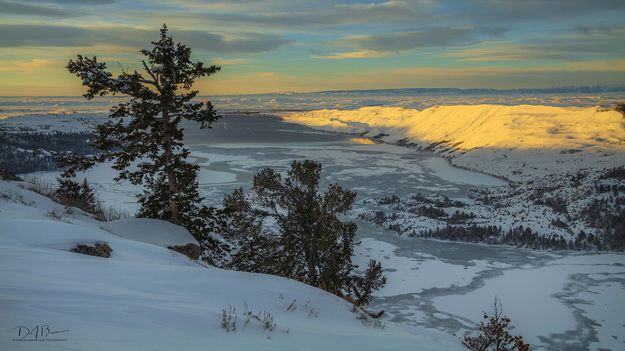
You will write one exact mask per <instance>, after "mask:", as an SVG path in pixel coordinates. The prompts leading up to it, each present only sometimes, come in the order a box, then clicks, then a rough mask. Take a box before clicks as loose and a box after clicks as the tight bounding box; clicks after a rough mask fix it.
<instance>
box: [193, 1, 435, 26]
mask: <svg viewBox="0 0 625 351" xmlns="http://www.w3.org/2000/svg"><path fill="white" fill-rule="evenodd" d="M293 3H295V4H300V3H297V2H293ZM302 6H304V5H302ZM302 6H300V7H297V8H288V7H280V8H278V9H276V10H274V11H264V12H263V11H258V12H251V11H249V12H219V13H214V12H212V13H211V12H207V13H197V12H196V13H194V16H196V17H199V18H202V19H205V20H211V21H218V22H224V23H229V24H233V23H235V24H240V25H244V26H259V25H262V26H266V27H274V28H275V27H278V28H284V27H288V28H291V29H296V30H298V29H300V28H303V27H316V28H325V27H327V26H331V27H335V26H344V25H351V24H373V23H397V22H407V21H414V20H417V19H419V18H421V17H423V15H424V14H423V12H421V11H419V8H421V7H423V6H422V5H421V3H420V2H412V3H407V2H404V1H386V2H380V3H367V4H328V3H327V1H325V2H324V1H321V2H316V3H314V6H312V5H310V8H306V7H302Z"/></svg>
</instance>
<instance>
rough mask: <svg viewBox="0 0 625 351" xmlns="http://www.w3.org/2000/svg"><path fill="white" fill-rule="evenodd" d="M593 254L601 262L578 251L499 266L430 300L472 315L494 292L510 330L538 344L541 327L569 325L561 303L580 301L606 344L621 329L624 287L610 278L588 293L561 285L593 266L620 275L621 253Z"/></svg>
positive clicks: (561, 329) (624, 259)
mask: <svg viewBox="0 0 625 351" xmlns="http://www.w3.org/2000/svg"><path fill="white" fill-rule="evenodd" d="M598 257H600V258H601V259H602V260H604V261H606V263H603V264H601V263H596V262H595V260H596V259H595V256H593V255H578V256H571V257H567V258H564V259H561V260H554V261H552V262H550V263H549V264H548V265H545V266H542V267H534V268H528V269H512V270H504V271H503V274H502V275H500V276H498V277H495V278H493V279H491V280H490V281H489V282H488V284H486V285H484V286H483V287H481V288H479V289H476V290H473V291H471V292H469V293H467V294H461V295H449V296H441V297H435V298H434V299H433V301H434V305H435V306H436V307H437V308H439V309H440V310H441V311H444V312H452V313H453V314H454V315H457V316H460V317H463V318H467V319H473V318H475V316H477V315H479V314H480V312H481V311H483V310H485V307H484V306H489V305H492V302H493V299H494V297H495V296H497V297H498V298H500V299H501V301H502V303H503V308H504V311H505V313H506V314H507V315H508V317H510V318H511V319H512V320H513V321H514V325H516V328H515V329H514V332H515V333H518V334H521V335H524V336H526V339H527V341H528V342H530V343H531V344H533V345H537V346H538V345H541V344H543V342H544V340H541V338H540V337H538V336H540V335H543V337H548V335H545V331H546V330H549V331H550V332H551V334H552V335H554V334H555V335H557V334H565V333H566V332H567V331H570V330H575V329H576V316H575V315H574V312H573V311H572V310H571V308H569V307H568V306H567V305H566V303H567V302H569V303H575V304H580V305H584V306H583V311H584V312H583V314H588V315H592V317H594V318H593V320H599V321H600V322H599V325H598V329H599V331H600V334H603V336H604V337H602V338H600V339H599V340H601V347H606V346H607V345H606V344H605V343H606V342H607V343H610V344H613V341H614V339H612V337H611V335H618V336H622V335H625V320H624V319H623V314H619V313H618V312H619V311H622V310H623V308H622V298H623V288H625V287H624V286H622V284H618V283H616V282H612V283H610V287H609V288H608V287H607V284H601V285H599V286H597V287H595V288H591V289H590V290H595V289H596V292H594V293H592V294H591V293H589V292H587V291H585V292H576V291H575V288H574V287H571V286H569V287H568V289H567V284H569V285H570V284H575V281H577V280H581V277H584V276H585V275H589V274H592V273H596V272H601V273H602V274H607V275H612V276H614V277H615V278H616V277H621V278H623V277H624V276H625V267H624V266H623V265H622V264H623V263H625V256H623V255H601V256H598ZM608 262H611V263H608ZM614 262H621V265H614V264H613V263H614ZM619 285H620V286H619ZM563 287H564V289H563ZM520 292H522V293H520ZM595 318H596V319H595ZM608 334H610V336H608ZM610 339H612V341H610ZM597 341H598V340H597ZM618 344H619V345H620V346H619V347H623V340H622V339H621V340H619V341H618Z"/></svg>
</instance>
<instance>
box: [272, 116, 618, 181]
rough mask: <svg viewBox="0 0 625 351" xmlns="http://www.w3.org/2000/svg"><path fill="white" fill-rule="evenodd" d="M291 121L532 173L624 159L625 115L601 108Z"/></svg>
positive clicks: (469, 164)
mask: <svg viewBox="0 0 625 351" xmlns="http://www.w3.org/2000/svg"><path fill="white" fill-rule="evenodd" d="M282 118H283V119H284V121H286V122H291V123H299V124H303V125H306V126H309V127H312V128H315V129H320V130H326V131H333V132H342V133H354V134H359V135H364V136H366V137H370V138H377V139H380V140H383V141H386V142H391V143H403V144H405V143H408V144H410V143H412V144H414V145H412V146H417V147H420V148H422V149H426V150H432V151H435V152H436V153H438V154H439V155H441V156H444V157H446V158H448V159H450V161H451V162H452V163H453V164H454V165H457V166H461V167H464V168H469V169H477V170H479V171H482V172H485V173H488V174H493V175H497V176H501V177H505V178H507V179H510V180H528V179H531V178H533V177H535V176H540V175H546V174H552V173H558V172H561V171H570V170H575V169H580V168H588V167H593V168H605V167H610V166H614V165H621V164H625V144H623V142H622V140H624V139H625V128H623V116H622V115H621V114H620V113H618V112H616V111H612V110H603V109H600V108H597V107H552V106H535V105H516V106H504V105H454V106H434V107H430V108H427V109H425V110H422V111H419V110H414V109H405V108H401V107H380V106H376V107H363V108H359V109H357V110H336V109H335V110H315V111H307V112H291V113H284V114H283V115H282Z"/></svg>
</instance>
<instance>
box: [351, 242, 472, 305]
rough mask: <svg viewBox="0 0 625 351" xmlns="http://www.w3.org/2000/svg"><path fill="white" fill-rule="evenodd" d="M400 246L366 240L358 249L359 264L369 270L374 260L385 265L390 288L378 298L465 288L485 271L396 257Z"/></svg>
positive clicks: (440, 262) (383, 291) (439, 262)
mask: <svg viewBox="0 0 625 351" xmlns="http://www.w3.org/2000/svg"><path fill="white" fill-rule="evenodd" d="M396 249H397V246H395V245H392V244H389V243H385V242H382V241H378V240H375V239H372V238H365V239H363V240H362V241H361V246H360V247H359V248H358V249H357V250H358V251H359V254H358V255H357V256H356V257H357V260H356V261H357V263H358V265H359V266H362V267H365V266H366V263H367V262H366V261H368V260H369V259H374V260H376V261H378V262H382V267H384V274H385V275H386V277H387V281H388V282H387V284H386V286H384V287H383V288H382V289H380V291H378V292H376V294H375V295H376V296H379V297H389V296H397V295H403V294H418V293H421V292H423V290H425V289H431V288H447V287H450V286H465V285H468V284H469V283H471V281H472V280H473V279H474V278H475V277H476V275H477V273H479V272H480V271H481V270H483V267H481V266H479V265H475V264H472V265H471V266H465V265H459V264H451V263H447V262H443V261H441V260H436V259H432V258H433V257H432V256H422V257H419V258H412V257H402V256H396V255H395V254H394V253H393V252H394V251H395V250H396Z"/></svg>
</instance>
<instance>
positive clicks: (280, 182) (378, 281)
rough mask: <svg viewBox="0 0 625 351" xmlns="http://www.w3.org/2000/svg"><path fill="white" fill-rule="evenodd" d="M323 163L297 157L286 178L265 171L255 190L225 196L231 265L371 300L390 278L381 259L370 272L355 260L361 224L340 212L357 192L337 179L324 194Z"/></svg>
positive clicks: (355, 300)
mask: <svg viewBox="0 0 625 351" xmlns="http://www.w3.org/2000/svg"><path fill="white" fill-rule="evenodd" d="M320 173H321V164H319V163H316V162H313V161H309V160H306V161H301V162H300V161H293V163H292V164H291V168H290V170H289V171H288V173H287V176H286V178H284V179H283V178H282V176H281V175H280V174H279V173H278V172H276V171H275V170H273V169H270V168H266V169H263V170H262V171H261V172H259V173H258V174H257V175H256V176H255V177H254V181H253V188H252V192H251V193H250V194H249V195H247V196H246V195H245V194H244V192H243V190H242V189H237V190H235V191H234V192H233V193H232V194H230V195H228V196H226V197H225V199H224V208H225V210H224V211H225V212H226V214H227V215H228V222H227V225H226V227H225V229H224V234H225V235H226V236H227V237H228V238H230V239H233V240H234V241H236V243H237V247H238V251H237V252H236V253H235V254H234V255H233V260H232V263H231V266H232V267H233V268H235V269H239V270H246V271H252V272H262V273H270V274H277V275H281V276H284V277H288V278H292V279H296V280H299V281H301V282H304V283H307V284H309V285H312V286H316V287H319V288H321V289H323V290H326V291H328V292H331V293H333V294H336V295H338V296H342V297H350V298H351V300H352V301H353V303H354V305H358V306H360V305H366V304H367V303H369V301H370V300H371V294H372V292H373V291H374V290H376V289H379V288H380V287H382V286H383V285H384V284H385V283H386V279H385V277H384V276H383V275H382V268H381V266H380V264H379V263H377V262H375V261H372V262H371V263H370V264H369V268H368V270H367V271H366V273H365V274H364V276H358V275H355V274H354V270H355V269H356V268H357V266H356V265H355V264H353V263H352V255H353V252H354V247H355V246H356V245H357V244H358V242H357V241H356V240H355V235H356V229H357V227H356V223H354V222H348V221H342V220H341V219H340V218H339V216H341V215H344V214H345V213H346V212H347V211H349V210H350V209H351V208H352V205H353V203H354V199H355V198H356V193H355V192H353V191H349V190H345V189H343V188H342V187H341V186H340V185H338V184H331V185H330V186H329V187H328V190H327V191H326V192H325V193H319V192H318V189H319V179H320Z"/></svg>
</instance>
